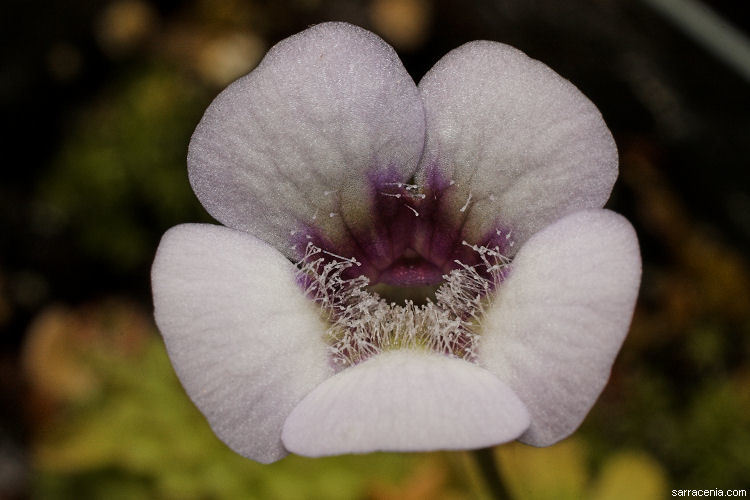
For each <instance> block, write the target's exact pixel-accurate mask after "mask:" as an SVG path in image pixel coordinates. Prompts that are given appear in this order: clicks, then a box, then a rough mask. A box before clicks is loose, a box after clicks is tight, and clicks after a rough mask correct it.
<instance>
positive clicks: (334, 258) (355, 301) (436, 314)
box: [297, 241, 510, 370]
mask: <svg viewBox="0 0 750 500" xmlns="http://www.w3.org/2000/svg"><path fill="white" fill-rule="evenodd" d="M462 244H463V245H464V246H467V247H469V248H471V249H472V250H473V251H474V252H475V253H476V255H477V256H478V257H479V259H478V260H479V263H478V264H475V265H467V264H464V263H462V262H460V261H458V260H456V261H455V264H456V266H457V267H456V268H455V269H452V270H451V271H450V272H448V273H447V274H444V275H443V276H442V278H443V282H442V283H441V284H440V285H439V286H437V287H436V288H432V289H433V290H434V301H433V300H432V299H431V298H430V297H426V298H425V299H424V303H422V304H417V303H415V300H414V299H413V298H406V299H405V300H404V302H403V304H399V303H396V302H394V301H393V300H387V299H385V298H383V297H381V296H380V295H379V294H378V292H377V290H378V288H377V287H370V286H369V285H370V279H369V278H368V277H367V276H365V275H358V276H354V277H351V276H352V274H353V273H352V268H353V267H354V266H360V265H361V264H360V263H359V262H358V261H357V260H356V259H354V258H350V259H347V258H344V257H342V256H340V255H336V254H334V253H331V252H328V251H326V250H323V249H321V248H319V247H317V246H316V245H314V244H312V243H308V244H307V247H306V250H305V254H304V257H303V258H302V259H301V260H300V261H299V262H298V263H297V268H298V271H297V280H298V282H299V283H300V284H301V285H302V287H303V288H304V290H305V293H306V294H307V296H308V297H310V298H311V299H312V300H313V301H314V302H315V303H317V304H318V305H319V306H320V307H321V310H322V315H323V319H324V320H325V321H326V322H327V324H328V325H329V326H328V330H327V331H326V340H327V343H328V345H329V346H330V353H331V359H332V361H333V365H334V368H335V369H337V370H340V369H343V368H346V367H348V366H352V365H355V364H357V363H360V362H362V361H364V360H366V359H368V358H370V357H372V356H374V355H376V354H378V353H381V352H383V351H387V350H392V349H403V348H409V349H422V350H426V351H431V352H436V353H440V354H443V355H447V356H450V357H456V358H461V359H465V360H467V361H471V362H474V361H475V360H476V357H477V352H476V349H477V341H478V338H479V335H478V333H477V330H478V328H477V327H478V325H479V323H480V321H481V319H482V317H483V316H484V312H485V307H486V306H487V303H488V299H489V298H488V295H489V294H490V293H491V292H492V291H494V290H495V288H496V287H497V286H498V285H499V284H500V282H501V281H502V280H503V279H504V278H505V276H506V274H507V272H508V270H509V267H508V266H509V264H510V260H509V259H508V258H506V257H504V256H503V255H501V254H500V253H499V251H498V250H497V249H489V248H487V247H484V246H477V245H469V244H468V243H466V242H465V241H464V242H462Z"/></svg>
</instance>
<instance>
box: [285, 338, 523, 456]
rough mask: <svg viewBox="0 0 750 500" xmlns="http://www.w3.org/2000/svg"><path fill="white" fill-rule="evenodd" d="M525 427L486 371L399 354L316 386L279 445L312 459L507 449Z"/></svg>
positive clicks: (518, 406) (516, 406) (516, 405)
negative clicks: (494, 447) (492, 447)
mask: <svg viewBox="0 0 750 500" xmlns="http://www.w3.org/2000/svg"><path fill="white" fill-rule="evenodd" d="M528 424H529V420H528V414H527V412H526V409H525V408H524V406H523V404H522V403H521V402H520V401H519V399H518V397H516V395H515V394H514V393H513V392H512V391H511V390H510V389H508V387H507V386H506V385H505V384H503V383H502V382H500V380H498V379H497V378H496V377H495V376H494V375H492V374H490V373H489V372H488V371H486V370H484V369H482V368H480V367H478V366H476V365H474V364H471V363H468V362H466V361H463V360H459V359H452V358H448V357H445V356H442V355H436V354H427V353H422V352H415V351H409V350H401V351H391V352H386V353H383V354H380V355H378V356H375V357H374V358H370V359H369V360H367V361H364V362H362V363H360V364H358V365H355V366H354V367H352V368H348V369H346V370H344V371H342V372H340V373H338V374H337V375H335V376H334V377H331V378H330V379H328V380H327V381H325V382H323V383H322V384H321V385H319V386H318V387H317V388H315V390H313V391H312V392H311V393H310V394H309V395H308V396H307V397H305V399H303V400H302V402H301V403H300V404H299V405H298V406H297V407H296V408H295V409H294V410H293V411H292V413H291V414H290V415H289V418H288V419H287V421H286V423H285V424H284V431H283V434H282V439H283V440H284V445H285V446H286V447H287V449H289V450H290V451H292V452H294V453H297V454H300V455H306V456H312V457H318V456H324V455H335V454H341V453H368V452H371V451H378V450H381V451H425V450H436V449H462V448H479V447H484V446H490V445H494V444H498V443H503V442H506V441H511V440H513V439H515V438H516V437H518V436H519V435H520V434H521V433H522V432H523V431H524V430H525V429H526V428H527V426H528Z"/></svg>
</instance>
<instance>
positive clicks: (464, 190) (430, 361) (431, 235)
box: [152, 23, 641, 462]
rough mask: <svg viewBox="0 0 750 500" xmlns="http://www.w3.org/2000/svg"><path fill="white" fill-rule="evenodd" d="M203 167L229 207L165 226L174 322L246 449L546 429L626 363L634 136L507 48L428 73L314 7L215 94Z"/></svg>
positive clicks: (221, 429)
mask: <svg viewBox="0 0 750 500" xmlns="http://www.w3.org/2000/svg"><path fill="white" fill-rule="evenodd" d="M188 174H189V178H190V182H191V185H192V187H193V189H194V191H195V193H196V194H197V196H198V198H199V199H200V201H201V203H202V204H203V206H204V207H205V208H206V209H207V210H208V212H209V213H210V214H211V215H212V216H213V217H215V218H216V219H217V220H218V221H220V222H221V223H222V224H224V226H217V225H209V224H185V225H180V226H177V227H175V228H172V229H170V230H169V231H168V232H167V233H166V234H165V235H164V237H163V239H162V241H161V243H160V245H159V249H158V251H157V255H156V258H155V261H154V265H153V269H152V283H153V295H154V306H155V317H156V322H157V325H158V327H159V330H160V331H161V333H162V335H163V337H164V340H165V343H166V347H167V350H168V353H169V356H170V358H171V360H172V363H173V365H174V367H175V370H176V372H177V374H178V376H179V378H180V380H181V382H182V384H183V386H184V387H185V389H186V391H187V393H188V395H189V396H190V397H191V398H192V400H193V401H194V402H195V404H196V405H197V406H198V408H199V409H200V410H201V411H202V412H203V413H204V414H205V416H206V418H207V419H208V422H209V424H210V425H211V427H212V428H213V430H214V432H215V433H216V434H217V435H218V436H219V437H220V438H221V439H222V440H223V441H224V442H226V443H227V444H228V445H229V446H230V447H231V448H232V449H234V450H235V451H237V452H238V453H240V454H242V455H244V456H246V457H249V458H252V459H254V460H257V461H260V462H272V461H275V460H278V459H280V458H282V457H283V456H285V455H286V454H287V453H289V452H294V453H298V454H302V455H308V456H322V455H331V454H341V453H365V452H370V451H377V450H391V451H421V450H433V449H468V448H479V447H485V446H491V445H496V444H499V443H503V442H507V441H511V440H514V439H519V440H521V441H523V442H525V443H529V444H532V445H536V446H546V445H550V444H552V443H554V442H556V441H558V440H560V439H562V438H564V437H566V436H568V435H569V434H570V433H572V432H573V431H574V430H575V429H576V428H577V427H578V426H579V425H580V423H581V422H582V420H583V419H584V417H585V416H586V414H587V413H588V411H589V410H590V408H591V407H592V405H593V404H594V402H595V400H596V398H597V397H598V395H599V393H600V392H601V390H602V389H603V387H604V385H605V384H606V382H607V379H608V377H609V373H610V369H611V366H612V362H613V360H614V358H615V356H616V354H617V352H618V350H619V348H620V345H621V344H622V341H623V339H624V337H625V335H626V333H627V330H628V327H629V324H630V320H631V316H632V312H633V307H634V304H635V300H636V296H637V291H638V286H639V283H640V272H641V263H640V254H639V249H638V243H637V239H636V236H635V233H634V231H633V229H632V227H631V226H630V224H629V223H628V222H627V221H626V220H625V219H624V218H623V217H621V216H620V215H617V214H615V213H613V212H611V211H608V210H604V209H602V208H601V207H602V206H603V205H604V203H605V202H606V201H607V199H608V197H609V194H610V191H611V189H612V185H613V184H614V181H615V179H616V177H617V150H616V147H615V144H614V141H613V139H612V136H611V134H610V132H609V130H608V129H607V127H606V125H605V123H604V121H603V119H602V117H601V114H600V113H599V111H598V110H597V109H596V107H595V106H594V105H593V104H592V103H591V102H590V101H589V100H588V99H587V98H586V97H585V96H583V94H581V92H580V91H578V89H576V88H575V87H574V86H573V85H572V84H571V83H570V82H568V81H567V80H565V79H564V78H562V77H560V76H559V75H557V74H556V73H555V72H554V71H552V70H551V69H549V68H548V67H547V66H545V65H544V64H542V63H540V62H538V61H536V60H533V59H531V58H529V57H527V56H526V55H525V54H523V53H522V52H520V51H518V50H516V49H514V48H512V47H509V46H507V45H503V44H501V43H496V42H487V41H480V42H472V43H468V44H466V45H463V46H461V47H459V48H457V49H455V50H453V51H452V52H450V53H448V54H447V55H446V56H445V57H443V58H442V59H441V60H440V61H438V63H437V64H436V65H435V66H434V67H433V68H432V69H431V70H430V71H429V72H428V73H427V74H426V75H425V76H424V78H422V80H421V81H420V83H419V85H415V83H414V81H413V80H412V79H411V77H410V76H409V75H408V74H407V72H406V71H405V69H404V67H403V65H402V64H401V62H400V60H399V58H398V57H397V55H396V54H395V52H394V50H393V49H392V48H391V47H390V46H389V45H388V44H386V43H385V42H384V41H383V40H381V39H380V38H378V37H377V36H376V35H374V34H372V33H370V32H368V31H365V30H363V29H361V28H358V27H355V26H352V25H349V24H345V23H325V24H320V25H317V26H314V27H311V28H309V29H307V30H305V31H303V32H301V33H299V34H297V35H294V36H292V37H290V38H287V39H286V40H283V41H281V42H280V43H278V44H277V45H276V46H274V47H273V48H272V49H271V50H270V51H269V52H268V54H267V55H266V56H265V58H264V59H263V61H262V62H261V63H260V65H259V66H258V67H257V68H256V69H255V70H254V71H252V72H251V73H250V74H248V75H246V76H245V77H243V78H240V79H239V80H237V81H236V82H235V83H233V84H232V85H230V86H229V87H228V88H227V89H226V90H224V91H223V92H222V93H221V94H220V95H219V96H218V97H217V98H216V99H215V100H214V101H213V103H212V104H211V105H210V107H209V108H208V109H207V111H206V113H205V115H204V116H203V119H202V120H201V122H200V124H199V125H198V127H197V129H196V131H195V133H194V135H193V137H192V139H191V142H190V147H189V153H188Z"/></svg>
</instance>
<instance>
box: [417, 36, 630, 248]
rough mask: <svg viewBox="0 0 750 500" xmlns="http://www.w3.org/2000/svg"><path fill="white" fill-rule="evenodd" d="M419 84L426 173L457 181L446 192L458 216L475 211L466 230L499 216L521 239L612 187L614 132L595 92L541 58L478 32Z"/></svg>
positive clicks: (430, 178)
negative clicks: (578, 85) (591, 94)
mask: <svg viewBox="0 0 750 500" xmlns="http://www.w3.org/2000/svg"><path fill="white" fill-rule="evenodd" d="M419 89H420V92H421V94H422V99H423V101H424V106H425V114H426V120H427V130H426V138H425V143H426V144H425V152H424V156H423V157H422V160H421V162H420V168H419V174H418V175H419V177H420V178H421V179H422V181H423V182H427V183H428V184H429V183H430V182H438V184H439V183H441V182H442V183H443V184H445V183H447V182H448V181H451V180H452V181H454V184H453V185H452V186H451V187H450V189H449V190H448V192H447V193H446V194H445V195H444V196H448V197H449V198H450V203H449V204H450V205H451V206H453V207H454V208H455V210H453V212H454V216H455V218H456V219H457V220H459V221H460V220H461V219H464V217H466V220H465V233H464V235H465V238H466V239H468V240H470V241H471V240H474V241H473V242H476V241H478V240H479V239H480V238H481V236H483V235H484V233H485V232H486V231H487V230H488V229H490V227H491V226H492V225H495V226H497V225H499V226H502V227H504V228H505V229H506V230H511V232H512V235H513V236H514V238H513V239H514V240H515V242H516V243H517V244H520V243H523V241H525V240H526V239H527V238H528V237H529V236H531V235H532V234H533V233H535V232H536V231H538V230H539V229H541V228H542V227H544V226H546V225H547V224H549V223H551V222H552V221H553V220H555V219H557V218H558V217H560V216H562V215H565V214H567V213H571V212H573V211H576V210H580V209H583V208H598V207H601V206H602V205H604V202H605V201H606V200H607V198H608V197H609V194H610V191H611V189H612V185H613V183H614V181H615V179H616V177H617V149H616V146H615V143H614V141H613V139H612V135H611V134H610V132H609V130H608V129H607V126H606V124H605V123H604V121H603V119H602V117H601V114H600V113H599V111H598V110H597V108H596V107H595V106H594V105H593V104H592V103H591V101H589V100H588V99H587V98H586V97H585V96H584V95H583V94H582V93H581V92H580V91H579V90H578V89H577V88H576V87H575V86H574V85H573V84H571V83H570V82H569V81H567V80H565V79H564V78H562V77H561V76H560V75H558V74H557V73H555V72H554V71H552V70H551V69H550V68H548V67H547V66H545V65H544V64H542V63H541V62H539V61H536V60H534V59H531V58H529V57H528V56H526V55H525V54H524V53H523V52H521V51H519V50H517V49H514V48H513V47H510V46H508V45H504V44H501V43H497V42H487V41H480V42H471V43H467V44H465V45H463V46H461V47H459V48H457V49H455V50H453V51H452V52H450V53H448V54H447V55H446V56H445V57H443V58H442V59H441V60H440V61H438V63H437V64H436V65H435V66H434V67H433V68H432V69H431V70H430V71H429V72H428V73H427V74H426V75H425V76H424V78H423V79H422V81H421V82H420V83H419ZM467 201H468V203H467ZM465 204H466V205H465ZM460 208H463V210H460V211H459V209H460ZM516 248H518V247H516Z"/></svg>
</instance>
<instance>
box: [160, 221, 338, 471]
mask: <svg viewBox="0 0 750 500" xmlns="http://www.w3.org/2000/svg"><path fill="white" fill-rule="evenodd" d="M151 277H152V285H153V293H154V315H155V317H156V323H157V325H158V327H159V330H160V331H161V333H162V335H163V336H164V341H165V343H166V345H167V351H168V352H169V357H170V359H171V360H172V364H173V365H174V367H175V371H176V372H177V375H178V376H179V377H180V380H181V381H182V384H183V386H184V387H185V390H186V391H187V393H188V395H189V396H190V397H191V398H192V400H193V401H194V402H195V404H196V405H197V406H198V408H199V409H200V410H201V411H202V412H203V413H204V414H205V415H206V418H207V419H208V422H209V423H210V424H211V427H212V428H213V430H214V432H216V434H217V435H218V436H219V437H220V438H221V439H222V440H223V441H224V442H225V443H227V444H228V445H229V446H230V447H231V448H232V449H234V450H235V451H236V452H238V453H240V454H242V455H244V456H246V457H248V458H252V459H253V460H257V461H259V462H272V461H274V460H278V459H280V458H282V457H283V456H285V455H286V453H287V452H286V450H285V449H284V447H283V446H282V444H281V439H280V437H281V428H282V425H283V423H284V420H285V419H286V417H287V415H288V414H289V412H290V411H291V409H292V408H293V407H294V406H295V405H296V404H297V403H298V402H299V401H300V399H302V397H303V396H304V395H305V394H307V393H308V392H309V391H310V390H311V389H312V388H313V387H315V386H316V385H317V384H319V383H320V382H321V381H322V380H324V379H326V378H327V377H329V376H330V375H331V374H332V371H331V368H330V367H329V364H328V356H327V352H328V351H327V347H326V345H325V344H324V342H323V340H322V339H323V334H324V332H325V328H324V327H323V326H322V324H321V322H320V319H319V316H318V313H317V311H316V309H315V307H314V306H313V305H312V304H311V303H310V301H309V300H308V299H306V298H305V297H304V296H303V295H302V293H301V292H300V290H299V289H298V287H297V285H296V284H295V277H294V271H293V266H292V265H291V264H290V263H289V262H288V261H287V260H286V258H284V257H283V256H282V255H281V254H280V253H278V252H277V251H276V250H274V249H273V248H271V247H269V246H268V245H266V244H264V243H262V242H260V241H259V240H257V239H255V238H253V237H252V236H249V235H247V234H245V233H241V232H238V231H234V230H231V229H227V228H224V227H220V226H211V225H205V224H185V225H181V226H177V227H175V228H172V229H170V230H169V231H168V232H167V233H166V234H165V235H164V237H163V238H162V241H161V243H160V244H159V249H158V251H157V253H156V259H155V260H154V265H153V268H152V272H151Z"/></svg>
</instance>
